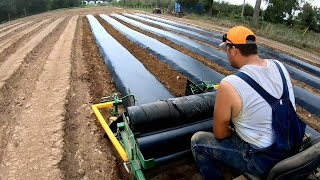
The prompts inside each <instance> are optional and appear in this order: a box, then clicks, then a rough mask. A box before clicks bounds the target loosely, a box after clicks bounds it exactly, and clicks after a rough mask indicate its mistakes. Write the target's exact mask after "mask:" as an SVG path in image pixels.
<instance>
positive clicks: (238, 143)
mask: <svg viewBox="0 0 320 180" xmlns="http://www.w3.org/2000/svg"><path fill="white" fill-rule="evenodd" d="M275 64H276V65H277V67H278V69H279V72H280V74H281V79H282V82H283V93H282V96H281V98H280V99H276V98H274V97H273V96H271V95H270V94H269V93H268V92H266V91H265V90H264V89H263V88H262V87H261V86H260V85H259V84H258V83H256V82H255V81H254V80H253V79H252V78H251V77H249V76H248V75H246V74H245V73H242V72H240V71H238V72H237V73H236V74H235V75H237V76H238V77H240V78H241V79H243V80H244V81H245V82H247V83H248V84H249V85H250V86H251V87H252V88H253V89H254V90H255V91H256V92H258V93H259V94H260V95H261V96H262V97H263V98H264V99H265V100H266V101H267V102H268V104H269V105H270V106H271V108H272V129H273V131H274V135H275V140H274V142H273V144H272V145H271V146H269V147H267V148H261V149H256V148H254V147H253V146H251V145H250V144H249V143H247V142H245V141H243V140H242V139H241V138H240V137H239V136H238V135H236V134H233V135H232V136H230V137H228V138H226V139H223V140H218V139H216V138H215V137H214V134H213V133H212V132H197V133H195V134H194V135H193V136H192V138H191V150H192V154H193V156H194V159H195V162H196V164H197V166H198V169H199V170H200V173H201V174H202V177H203V179H205V180H206V179H224V176H223V171H222V168H221V167H222V166H227V167H230V168H233V169H236V170H240V171H242V172H247V173H250V174H253V175H256V176H260V177H262V178H267V176H268V174H269V172H270V170H271V169H272V167H273V166H274V165H276V164H277V163H278V162H279V161H281V160H283V159H285V158H287V157H289V156H292V155H293V154H296V153H297V152H299V149H300V146H301V143H302V139H303V136H304V132H305V127H306V125H305V124H304V123H303V122H302V121H301V120H300V119H299V118H298V116H297V114H296V112H295V110H294V108H293V106H292V104H291V102H290V99H289V91H288V86H287V83H286V79H285V77H284V74H283V71H282V69H281V67H280V65H279V64H278V63H277V62H275Z"/></svg>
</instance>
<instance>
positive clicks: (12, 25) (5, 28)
mask: <svg viewBox="0 0 320 180" xmlns="http://www.w3.org/2000/svg"><path fill="white" fill-rule="evenodd" d="M21 23H22V22H17V23H13V24H8V25H6V24H3V26H2V27H1V28H0V33H3V32H6V31H9V30H10V28H13V27H15V26H18V25H20V24H21Z"/></svg>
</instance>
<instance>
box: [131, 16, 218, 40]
mask: <svg viewBox="0 0 320 180" xmlns="http://www.w3.org/2000/svg"><path fill="white" fill-rule="evenodd" d="M134 14H135V15H138V16H141V17H145V18H149V19H152V20H156V21H159V22H163V23H166V24H169V25H172V26H176V27H180V28H184V29H187V30H191V31H194V32H198V33H201V34H204V35H207V36H213V37H216V38H221V36H222V35H221V34H219V33H214V32H210V31H206V30H204V29H201V28H197V27H194V26H190V25H186V24H182V23H178V22H175V21H170V20H167V19H163V18H159V17H155V16H148V15H146V14H140V13H134Z"/></svg>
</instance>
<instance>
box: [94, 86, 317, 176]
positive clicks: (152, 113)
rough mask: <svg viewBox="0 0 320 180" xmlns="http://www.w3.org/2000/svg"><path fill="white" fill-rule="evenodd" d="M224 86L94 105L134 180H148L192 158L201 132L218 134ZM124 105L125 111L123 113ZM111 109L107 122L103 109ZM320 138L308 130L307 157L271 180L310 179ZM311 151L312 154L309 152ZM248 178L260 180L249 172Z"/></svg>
mask: <svg viewBox="0 0 320 180" xmlns="http://www.w3.org/2000/svg"><path fill="white" fill-rule="evenodd" d="M217 88H218V85H210V84H207V83H202V84H200V85H196V84H194V83H192V82H191V81H188V82H187V88H186V94H185V95H186V96H184V97H179V98H170V99H168V100H163V101H157V102H154V103H149V104H143V105H139V106H135V99H134V96H133V95H127V96H125V97H123V98H119V97H118V96H117V95H114V96H113V97H109V98H103V99H102V103H100V104H96V105H93V106H92V109H93V111H94V113H95V115H96V116H97V119H98V120H99V122H100V123H101V125H102V127H103V129H104V130H105V132H106V134H107V136H108V137H109V139H110V140H111V142H112V143H113V145H114V147H115V148H116V150H117V152H118V153H119V155H120V156H121V158H122V160H123V162H124V166H125V168H126V170H127V171H128V172H129V173H131V174H132V175H133V177H134V179H139V180H143V179H146V176H145V173H144V172H145V171H146V170H150V169H153V168H157V167H158V166H161V165H164V164H167V163H169V162H172V161H176V160H180V159H184V158H186V157H191V156H190V155H191V149H190V140H191V137H192V135H193V134H194V133H196V132H198V131H208V132H212V128H213V127H212V125H213V121H212V115H213V108H214V99H215V90H216V89H217ZM121 105H123V106H124V107H125V110H126V111H125V112H123V113H121V114H119V111H118V108H119V106H121ZM104 108H109V109H111V108H112V110H111V114H112V116H111V117H110V118H109V120H110V122H111V123H109V124H108V123H107V122H106V120H105V119H104V117H103V116H102V114H101V112H100V110H101V109H104ZM319 142H320V134H319V133H318V132H316V131H315V130H313V129H312V128H310V127H307V130H306V135H305V140H304V144H303V147H302V149H303V150H304V151H302V152H301V153H299V154H297V155H295V156H293V157H290V158H291V159H290V158H288V159H286V160H283V161H281V162H279V164H277V165H276V166H275V168H273V169H272V171H271V173H270V175H269V177H268V178H269V179H287V178H288V177H293V176H294V177H296V175H297V174H298V175H299V177H301V178H302V177H303V178H304V177H305V176H307V175H309V174H311V173H314V172H315V170H316V169H317V167H318V166H319V164H320V143H319ZM305 149H306V150H305ZM243 175H244V176H245V177H247V178H248V179H254V178H257V177H254V176H252V175H249V174H245V173H243Z"/></svg>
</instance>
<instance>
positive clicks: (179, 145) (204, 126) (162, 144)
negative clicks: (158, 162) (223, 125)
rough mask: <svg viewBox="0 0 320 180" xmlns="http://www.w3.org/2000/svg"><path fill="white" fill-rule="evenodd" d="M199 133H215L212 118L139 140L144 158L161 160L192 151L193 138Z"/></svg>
mask: <svg viewBox="0 0 320 180" xmlns="http://www.w3.org/2000/svg"><path fill="white" fill-rule="evenodd" d="M198 131H207V132H213V120H212V118H210V119H208V120H205V121H203V122H201V123H196V124H192V125H189V126H185V127H181V128H177V129H174V130H170V131H164V132H161V133H157V134H153V135H149V136H144V137H141V138H137V142H138V146H139V148H140V150H141V152H142V154H143V156H144V158H146V159H149V158H160V157H164V156H168V155H171V154H174V153H178V152H181V151H185V150H189V149H190V146H191V144H190V142H191V137H192V136H193V134H194V133H196V132H198Z"/></svg>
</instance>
